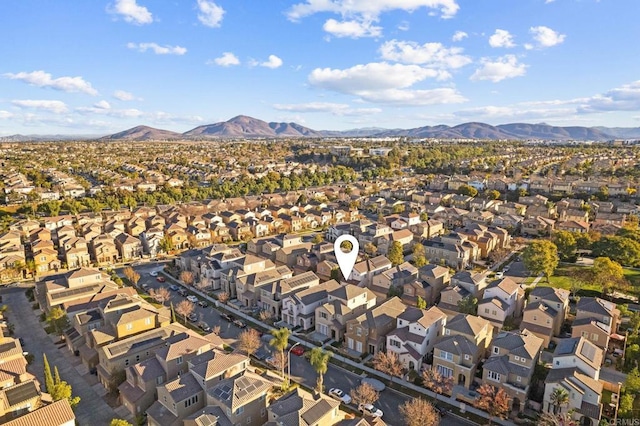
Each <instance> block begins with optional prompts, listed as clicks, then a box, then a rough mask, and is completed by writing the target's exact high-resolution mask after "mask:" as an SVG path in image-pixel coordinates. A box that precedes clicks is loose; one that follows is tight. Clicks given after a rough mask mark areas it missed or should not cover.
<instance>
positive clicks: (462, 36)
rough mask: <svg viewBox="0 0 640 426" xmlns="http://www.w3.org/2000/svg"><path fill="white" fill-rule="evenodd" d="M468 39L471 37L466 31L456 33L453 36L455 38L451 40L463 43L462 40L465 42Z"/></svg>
mask: <svg viewBox="0 0 640 426" xmlns="http://www.w3.org/2000/svg"><path fill="white" fill-rule="evenodd" d="M467 37H469V34H467V33H465V32H464V31H456V32H455V34H453V37H451V40H452V41H461V40H464V39H465V38H467Z"/></svg>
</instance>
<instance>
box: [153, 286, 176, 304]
mask: <svg viewBox="0 0 640 426" xmlns="http://www.w3.org/2000/svg"><path fill="white" fill-rule="evenodd" d="M149 296H151V297H153V299H154V300H155V301H156V302H158V303H160V304H162V306H164V304H165V303H166V302H168V301H169V299H171V293H170V292H169V290H168V289H167V288H166V287H159V288H157V289H155V288H152V289H151V290H149Z"/></svg>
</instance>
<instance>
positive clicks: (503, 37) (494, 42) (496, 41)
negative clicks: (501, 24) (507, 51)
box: [489, 29, 515, 47]
mask: <svg viewBox="0 0 640 426" xmlns="http://www.w3.org/2000/svg"><path fill="white" fill-rule="evenodd" d="M489 45H490V46H491V47H514V46H515V43H514V42H513V36H512V35H511V34H510V33H509V31H507V30H500V29H497V30H496V32H495V33H493V35H492V36H491V37H489Z"/></svg>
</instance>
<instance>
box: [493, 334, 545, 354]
mask: <svg viewBox="0 0 640 426" xmlns="http://www.w3.org/2000/svg"><path fill="white" fill-rule="evenodd" d="M542 344H543V340H542V339H541V338H539V337H537V336H535V335H534V334H532V333H530V332H529V331H527V330H522V331H504V332H501V333H500V334H498V335H497V336H496V337H495V338H494V339H493V342H492V345H493V346H497V347H499V348H503V349H506V350H508V351H509V353H511V354H513V355H517V356H520V357H524V358H526V359H534V358H535V357H536V356H537V355H538V353H539V352H540V349H541V348H542Z"/></svg>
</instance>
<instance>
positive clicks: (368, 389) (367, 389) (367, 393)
mask: <svg viewBox="0 0 640 426" xmlns="http://www.w3.org/2000/svg"><path fill="white" fill-rule="evenodd" d="M349 395H350V396H351V399H352V400H353V403H354V404H355V405H360V404H373V403H374V402H376V401H377V400H378V398H380V394H378V392H377V391H376V390H375V389H374V388H373V386H371V385H370V384H369V383H362V384H361V385H360V386H358V387H357V388H354V389H351V392H350V393H349Z"/></svg>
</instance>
